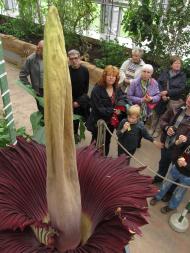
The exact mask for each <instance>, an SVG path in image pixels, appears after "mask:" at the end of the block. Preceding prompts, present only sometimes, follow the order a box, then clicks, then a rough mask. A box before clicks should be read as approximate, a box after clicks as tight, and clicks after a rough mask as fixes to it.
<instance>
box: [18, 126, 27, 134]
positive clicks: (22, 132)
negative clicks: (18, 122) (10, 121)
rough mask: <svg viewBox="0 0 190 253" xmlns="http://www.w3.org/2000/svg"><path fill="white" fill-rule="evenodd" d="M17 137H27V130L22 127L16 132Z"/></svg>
mask: <svg viewBox="0 0 190 253" xmlns="http://www.w3.org/2000/svg"><path fill="white" fill-rule="evenodd" d="M16 134H17V136H25V135H26V128H25V127H20V128H18V129H17V130H16Z"/></svg>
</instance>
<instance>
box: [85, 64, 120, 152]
mask: <svg viewBox="0 0 190 253" xmlns="http://www.w3.org/2000/svg"><path fill="white" fill-rule="evenodd" d="M118 81H119V70H118V68H117V67H115V66H112V65H108V66H107V67H105V69H104V71H103V73H102V77H101V79H100V81H99V82H98V83H97V84H96V85H95V87H94V88H93V90H92V93H91V112H90V116H89V118H88V120H87V123H86V126H87V129H88V130H89V131H90V132H91V133H92V141H94V140H96V139H97V130H98V129H97V121H98V120H99V119H102V120H104V121H105V122H106V123H107V125H108V127H109V129H110V131H111V132H113V131H114V126H113V125H112V124H111V118H112V116H113V113H114V107H115V104H116V102H117V101H118V99H119V98H120V96H121V95H122V92H121V90H119V89H118V88H117V87H118ZM110 140H111V135H110V134H109V133H108V132H106V140H105V154H106V155H108V153H109V145H110Z"/></svg>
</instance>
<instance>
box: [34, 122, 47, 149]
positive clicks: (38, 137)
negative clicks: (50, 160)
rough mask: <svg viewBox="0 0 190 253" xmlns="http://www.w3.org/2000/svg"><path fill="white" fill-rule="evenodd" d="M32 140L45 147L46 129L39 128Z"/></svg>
mask: <svg viewBox="0 0 190 253" xmlns="http://www.w3.org/2000/svg"><path fill="white" fill-rule="evenodd" d="M32 139H33V140H35V141H37V142H38V143H39V144H43V145H45V128H44V126H43V127H42V126H39V127H38V129H37V130H36V132H35V134H34V135H33V136H32Z"/></svg>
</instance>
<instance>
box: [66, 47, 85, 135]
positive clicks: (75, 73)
mask: <svg viewBox="0 0 190 253" xmlns="http://www.w3.org/2000/svg"><path fill="white" fill-rule="evenodd" d="M68 58H69V71H70V77H71V85H72V97H73V112H74V114H77V115H81V116H83V118H84V120H85V121H86V119H87V117H88V113H89V98H88V96H87V93H88V88H89V72H88V69H87V68H86V67H84V66H82V65H81V60H80V53H79V51H77V50H75V49H73V50H70V51H69V52H68ZM78 127H79V121H78V120H75V121H74V133H75V135H77V134H78Z"/></svg>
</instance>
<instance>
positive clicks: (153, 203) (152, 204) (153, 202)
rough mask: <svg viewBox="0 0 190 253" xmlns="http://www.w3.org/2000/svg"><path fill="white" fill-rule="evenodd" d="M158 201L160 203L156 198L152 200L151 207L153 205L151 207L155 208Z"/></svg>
mask: <svg viewBox="0 0 190 253" xmlns="http://www.w3.org/2000/svg"><path fill="white" fill-rule="evenodd" d="M158 201H159V200H157V199H156V198H155V197H154V198H152V199H151V201H150V205H151V206H155V205H156V203H157V202H158Z"/></svg>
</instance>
